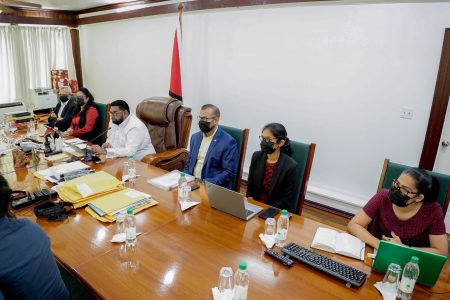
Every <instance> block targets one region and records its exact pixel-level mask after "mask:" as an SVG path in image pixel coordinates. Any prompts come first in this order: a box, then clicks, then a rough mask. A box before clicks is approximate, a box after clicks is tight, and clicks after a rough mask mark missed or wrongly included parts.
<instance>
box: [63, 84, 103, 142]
mask: <svg viewBox="0 0 450 300" xmlns="http://www.w3.org/2000/svg"><path fill="white" fill-rule="evenodd" d="M76 102H77V109H76V111H75V116H74V117H73V118H72V124H71V125H70V128H69V129H68V130H67V131H66V132H64V135H71V136H75V137H78V138H80V139H82V140H85V141H90V140H91V139H92V138H93V136H92V135H93V134H94V131H93V130H94V125H95V122H97V119H98V111H97V108H95V107H94V96H92V94H91V92H89V90H88V89H87V88H80V89H79V90H78V92H77V101H76Z"/></svg>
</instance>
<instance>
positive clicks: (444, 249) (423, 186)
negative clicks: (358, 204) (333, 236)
mask: <svg viewBox="0 0 450 300" xmlns="http://www.w3.org/2000/svg"><path fill="white" fill-rule="evenodd" d="M438 185H439V184H438V181H437V180H436V179H435V178H433V177H432V176H430V175H429V174H428V172H427V171H425V170H422V169H419V168H410V169H407V170H405V171H403V173H402V174H401V175H400V177H399V178H398V179H397V180H394V182H393V184H392V187H391V188H390V189H389V190H387V189H382V190H381V191H379V192H378V193H377V194H375V196H373V197H372V199H370V201H369V202H368V203H367V204H366V205H365V206H364V207H363V209H362V210H361V211H360V212H359V213H358V214H356V215H355V216H354V217H353V219H352V220H351V221H350V223H349V224H348V231H349V232H350V233H351V234H353V235H355V236H356V237H358V238H360V239H361V240H363V241H364V242H366V243H367V244H369V245H370V246H372V247H374V248H378V245H379V244H380V239H383V240H385V241H389V242H392V243H396V244H402V245H407V246H410V247H415V248H420V249H421V250H425V251H429V252H434V253H438V254H442V255H447V254H448V241H447V234H446V231H445V224H444V213H443V210H442V207H441V205H440V204H439V203H438V202H437V201H436V199H437V192H438V190H439V188H438ZM371 222H372V224H371V228H370V231H369V230H368V229H367V228H368V225H369V224H370V223H371Z"/></svg>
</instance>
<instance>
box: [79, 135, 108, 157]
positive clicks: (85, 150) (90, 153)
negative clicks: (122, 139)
mask: <svg viewBox="0 0 450 300" xmlns="http://www.w3.org/2000/svg"><path fill="white" fill-rule="evenodd" d="M110 129H111V127H109V128H107V129H105V130H104V131H103V132H102V133H100V134H99V135H97V136H96V137H95V138H93V139H91V140H89V141H87V143H88V144H90V143H92V142H93V141H95V140H96V139H98V138H99V137H101V136H102V135H104V134H105V133H106V132H108V130H110ZM94 156H95V155H92V151H88V148H87V145H86V148H84V161H92V160H93V157H94Z"/></svg>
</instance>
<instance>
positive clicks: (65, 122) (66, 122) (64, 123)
mask: <svg viewBox="0 0 450 300" xmlns="http://www.w3.org/2000/svg"><path fill="white" fill-rule="evenodd" d="M76 108H77V104H76V103H75V102H74V101H73V100H71V99H69V100H68V101H67V104H66V106H65V107H64V109H63V111H62V114H61V118H63V119H62V120H59V121H56V119H55V118H51V117H49V118H48V123H49V125H50V126H52V127H58V129H59V130H61V131H66V130H67V129H69V127H70V124H71V123H72V118H73V116H74V115H75V110H76ZM60 109H61V102H58V104H56V107H55V110H54V111H55V114H56V115H58V112H59V110H60Z"/></svg>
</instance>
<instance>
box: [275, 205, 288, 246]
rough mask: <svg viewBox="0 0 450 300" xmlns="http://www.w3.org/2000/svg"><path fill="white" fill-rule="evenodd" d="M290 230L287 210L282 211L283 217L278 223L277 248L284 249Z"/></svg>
mask: <svg viewBox="0 0 450 300" xmlns="http://www.w3.org/2000/svg"><path fill="white" fill-rule="evenodd" d="M288 229H289V214H288V212H287V210H285V209H283V210H282V211H281V216H280V217H279V218H278V223H277V246H278V247H283V246H284V244H285V243H286V240H287V235H288Z"/></svg>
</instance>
